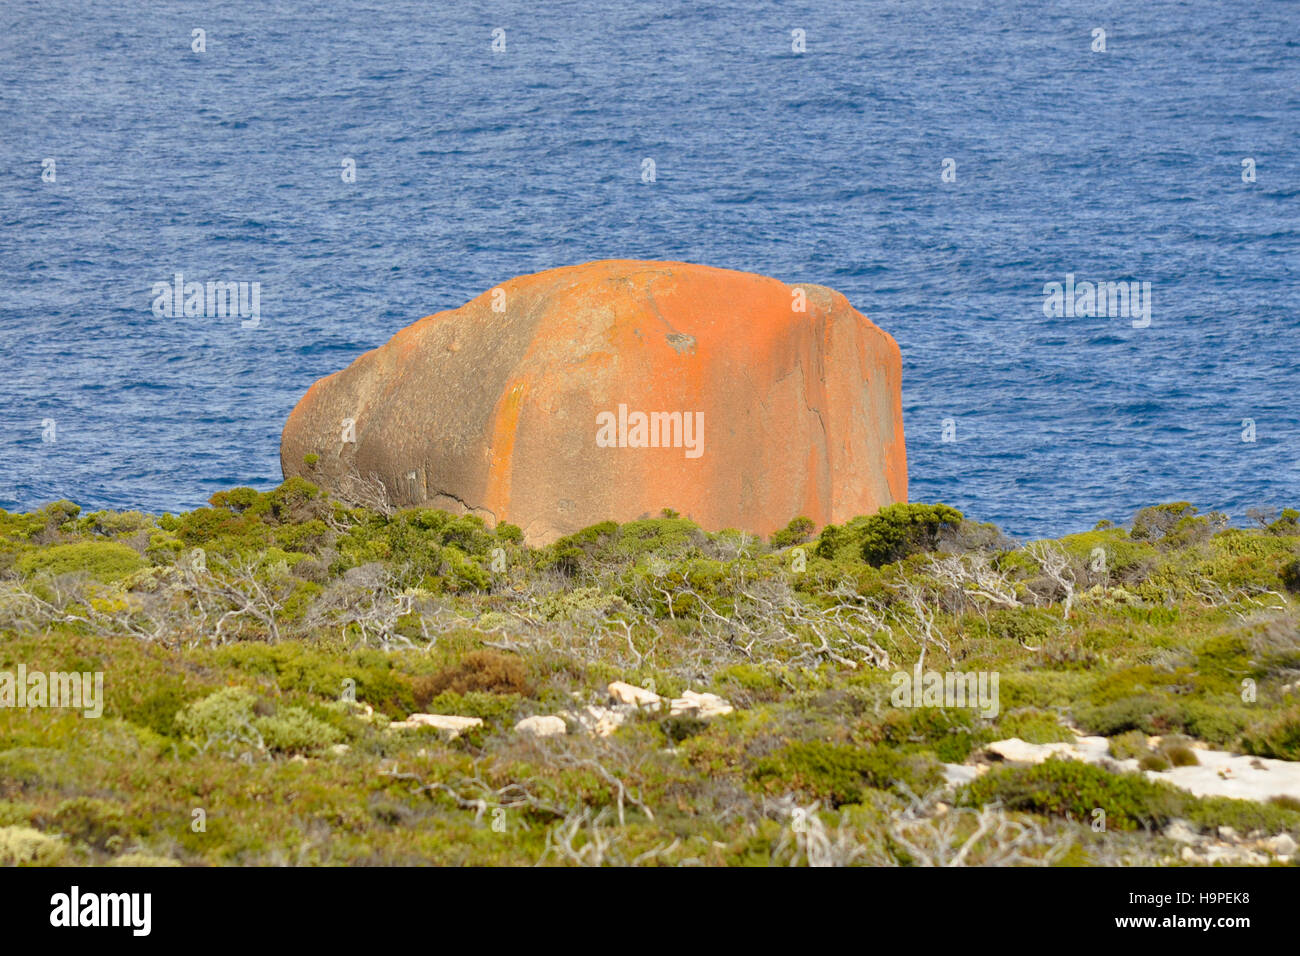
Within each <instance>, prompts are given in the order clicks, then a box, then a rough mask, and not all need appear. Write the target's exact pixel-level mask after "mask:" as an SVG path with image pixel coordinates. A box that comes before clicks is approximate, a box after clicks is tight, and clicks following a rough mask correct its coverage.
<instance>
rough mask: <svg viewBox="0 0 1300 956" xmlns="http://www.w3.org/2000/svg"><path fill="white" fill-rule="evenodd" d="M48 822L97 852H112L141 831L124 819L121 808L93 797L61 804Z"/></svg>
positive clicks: (75, 841) (125, 817) (123, 812)
mask: <svg viewBox="0 0 1300 956" xmlns="http://www.w3.org/2000/svg"><path fill="white" fill-rule="evenodd" d="M50 822H51V825H52V828H53V829H56V830H58V831H59V832H60V833H62V834H63V835H64V836H65V837H67V838H68V839H70V840H71V841H73V842H74V843H85V844H88V845H90V846H93V847H94V848H95V849H97V850H100V851H104V850H109V849H115V848H117V847H119V846H121V844H122V842H123V841H124V840H126V839H127V838H128V837H130V836H133V835H136V834H138V833H140V831H141V828H140V827H138V826H137V825H135V824H133V823H132V822H131V821H129V820H128V818H127V814H126V811H125V810H124V809H123V808H122V807H121V806H119V805H118V804H116V803H110V802H109V801H107V800H98V799H95V798H93V797H76V798H74V799H72V800H65V801H63V802H62V803H60V804H59V805H58V806H57V807H56V808H55V810H54V813H53V815H52V817H51V820H50Z"/></svg>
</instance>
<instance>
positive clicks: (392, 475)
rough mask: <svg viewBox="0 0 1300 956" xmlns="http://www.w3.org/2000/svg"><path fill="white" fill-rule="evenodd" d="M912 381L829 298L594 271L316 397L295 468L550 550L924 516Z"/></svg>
mask: <svg viewBox="0 0 1300 956" xmlns="http://www.w3.org/2000/svg"><path fill="white" fill-rule="evenodd" d="M900 374H901V363H900V358H899V351H898V346H897V345H896V344H895V342H894V340H893V339H892V338H890V337H889V335H887V334H886V333H884V332H882V331H881V330H880V329H878V328H876V326H875V325H873V324H872V323H871V322H870V321H868V320H867V319H866V317H864V316H863V315H861V314H860V313H858V312H857V311H856V310H854V308H853V307H852V306H851V305H849V303H848V300H847V299H845V298H844V296H842V295H840V294H839V293H838V292H835V291H832V290H831V289H828V288H825V287H824V286H819V285H809V284H797V285H786V284H785V283H783V282H779V281H777V280H776V279H769V278H765V277H764V276H759V275H751V274H749V273H745V272H732V271H730V270H726V269H713V268H709V267H707V266H698V265H690V264H687V263H680V262H635V261H626V260H610V261H605V262H592V263H588V264H586V265H581V266H571V267H568V268H563V269H552V270H550V271H547V272H539V273H537V274H535V275H529V276H521V277H520V278H517V279H511V280H510V281H509V282H505V283H503V284H502V285H500V286H498V287H497V288H495V289H491V290H489V291H487V292H485V293H483V294H482V295H481V296H479V297H478V298H476V299H474V300H473V301H472V302H469V303H467V304H466V305H463V306H461V307H460V308H459V309H453V310H451V311H448V312H439V313H438V314H436V315H431V316H428V317H426V318H423V319H420V320H419V321H418V322H416V323H415V324H414V325H411V326H408V327H407V328H405V329H403V330H402V331H400V332H398V333H397V334H396V335H395V336H393V338H392V339H391V340H390V341H389V342H388V343H387V344H386V345H382V346H380V347H379V348H377V349H374V350H373V351H370V352H367V353H366V354H364V355H362V356H361V357H360V358H358V359H357V360H356V361H355V362H353V363H352V364H351V365H350V366H348V367H347V368H345V369H344V370H343V371H341V372H336V373H335V374H333V375H330V376H328V377H327V378H323V379H321V380H320V381H318V382H316V383H315V384H314V385H313V386H312V387H311V388H310V389H309V390H308V392H307V394H306V395H305V396H304V397H303V399H302V401H300V402H299V403H298V406H297V407H296V408H295V409H294V410H293V412H292V414H290V416H289V421H288V423H287V424H286V425H285V428H284V435H283V438H282V440H281V444H280V463H281V467H282V469H283V471H284V475H285V477H286V478H288V477H291V476H293V475H303V476H305V477H307V478H309V479H310V480H312V481H315V482H317V483H320V484H322V485H324V486H326V487H329V488H332V489H334V490H339V489H340V488H343V489H344V490H345V491H346V487H347V486H349V485H351V486H352V487H356V486H357V483H358V482H366V481H371V482H374V483H375V484H374V487H378V485H379V484H382V486H383V488H384V489H385V490H386V493H387V495H388V497H389V499H390V500H391V502H392V504H394V505H395V506H397V507H412V506H423V507H432V508H443V509H446V510H449V511H455V512H466V511H468V512H472V513H474V514H477V515H481V516H482V517H483V518H485V519H486V520H487V521H488V522H489V523H490V524H492V523H495V522H498V521H509V522H512V523H514V524H517V525H519V526H521V527H522V528H523V531H524V536H525V540H527V541H528V542H530V543H533V544H545V543H547V542H549V541H553V540H554V539H556V538H558V537H560V536H562V535H565V534H569V533H571V532H573V531H577V530H579V529H581V528H584V527H586V526H588V525H591V524H595V523H596V522H599V521H604V520H607V519H612V520H615V521H627V520H631V519H634V518H638V517H642V516H645V515H657V514H658V513H659V512H660V510H661V509H663V508H673V509H675V510H677V511H679V512H680V513H681V514H683V515H685V516H687V517H690V518H692V519H694V520H695V521H697V522H698V523H699V524H701V525H702V526H703V527H705V528H706V529H709V530H718V529H721V528H740V529H744V530H746V531H750V532H755V533H758V534H762V535H768V534H770V533H771V532H773V531H775V530H777V529H779V528H782V527H784V526H785V524H786V523H787V522H789V520H790V519H791V518H793V517H795V516H797V515H805V516H807V517H809V518H811V519H812V520H813V521H815V522H816V523H817V524H818V525H819V526H820V525H823V524H826V523H828V522H834V523H839V522H842V521H844V520H846V519H848V518H851V517H853V516H854V515H860V514H869V513H871V512H873V511H875V510H876V509H877V508H880V507H881V506H883V505H887V504H890V503H892V502H896V501H906V500H907V460H906V453H905V451H904V447H903V415H902V402H901V398H900V392H899V379H900ZM308 456H316V457H315V458H309V457H308ZM308 462H310V464H308Z"/></svg>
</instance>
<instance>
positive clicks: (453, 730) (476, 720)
mask: <svg viewBox="0 0 1300 956" xmlns="http://www.w3.org/2000/svg"><path fill="white" fill-rule="evenodd" d="M482 725H483V718H481V717H460V716H457V715H454V714H412V715H411V716H410V717H408V718H406V720H403V721H395V722H393V723H391V724H389V725H388V729H389V730H416V729H418V728H420V727H433V728H435V729H437V730H443V731H446V732H447V734H448V739H449V740H455V739H456V738H457V737H459V736H460V734H461V731H464V730H468V729H469V728H471V727H481V726H482Z"/></svg>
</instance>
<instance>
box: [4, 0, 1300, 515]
mask: <svg viewBox="0 0 1300 956" xmlns="http://www.w3.org/2000/svg"><path fill="white" fill-rule="evenodd" d="M3 10H4V25H3V29H0V343H2V348H0V398H2V402H0V507H4V508H7V509H9V510H15V509H27V508H32V507H35V506H38V505H40V504H42V503H44V502H47V501H50V500H52V499H56V498H71V499H73V500H74V501H76V502H78V503H80V504H81V505H82V506H83V507H87V508H100V507H111V508H134V509H141V510H148V511H155V512H158V511H163V510H169V511H178V510H182V509H189V508H193V507H195V506H198V505H201V504H203V503H204V502H205V500H206V499H207V498H208V496H209V495H211V494H212V493H213V492H214V491H217V490H219V489H223V488H229V487H231V486H235V485H243V484H246V485H253V486H255V487H258V488H268V487H271V486H273V485H275V484H277V483H278V482H279V480H280V470H279V454H278V444H279V436H280V430H281V428H282V426H283V424H284V421H285V418H286V416H287V415H288V413H289V411H290V409H291V408H292V407H293V406H294V404H295V403H296V402H297V400H298V399H299V398H300V397H301V395H302V394H303V393H304V392H305V390H306V389H307V387H308V386H309V385H310V384H311V383H312V382H313V381H315V380H316V379H317V378H319V377H321V376H323V375H326V374H328V373H330V372H333V371H336V370H338V369H340V368H342V367H344V366H345V365H347V364H348V363H349V362H350V361H352V359H354V358H355V357H356V356H357V355H359V354H361V353H362V352H364V351H366V350H368V349H371V348H373V347H375V346H377V345H379V344H381V343H383V342H385V341H386V340H387V339H388V338H389V337H390V336H391V335H392V334H393V333H394V332H396V331H397V330H399V329H401V328H402V327H404V326H406V325H408V324H409V323H411V322H412V321H414V320H415V319H417V318H419V317H420V316H423V315H426V314H429V313H431V312H435V311H438V310H441V309H446V308H452V307H455V306H458V305H460V304H462V303H464V302H465V301H467V300H468V299H470V298H472V297H473V296H475V295H478V294H479V293H481V292H483V291H484V290H486V289H489V288H492V287H493V286H495V285H496V284H497V283H499V282H501V281H502V280H504V279H507V278H509V277H511V276H515V275H519V274H523V273H528V272H535V271H538V270H542V269H547V268H551V267H555V266H560V265H567V264H572V263H578V262H584V261H588V260H593V259H607V258H644V259H672V260H686V261H690V262H699V263H705V264H709V265H714V266H721V267H726V268H732V269H741V270H745V271H750V272H758V273H764V274H767V275H771V276H775V277H777V278H779V279H782V280H784V281H787V282H817V283H822V284H825V285H828V286H831V287H833V288H835V289H838V290H840V291H841V292H843V293H844V294H845V295H847V296H848V298H849V300H850V301H851V302H852V303H853V304H854V305H855V306H856V307H857V308H858V309H859V310H860V311H862V312H863V313H865V314H866V315H868V316H869V317H870V318H871V319H872V320H873V321H875V322H876V323H877V324H878V325H880V326H881V327H882V328H884V329H885V330H886V331H888V332H889V333H891V334H892V335H893V336H894V337H895V338H896V339H897V340H898V343H899V345H900V347H901V349H902V354H903V401H904V417H905V425H906V432H907V448H908V459H909V473H910V495H911V498H912V500H914V501H943V502H946V503H948V504H951V505H953V506H956V507H959V508H961V509H962V510H963V511H965V512H966V513H967V514H968V515H970V516H972V517H976V518H979V519H981V520H987V521H994V522H996V523H998V524H999V525H1000V526H1001V527H1002V528H1003V529H1004V530H1006V531H1007V532H1008V533H1011V534H1013V535H1017V536H1030V535H1043V534H1053V535H1055V534H1061V533H1066V532H1069V531H1075V530H1083V529H1086V528H1090V527H1092V526H1093V525H1094V524H1095V523H1096V522H1097V521H1098V520H1099V519H1102V518H1110V519H1113V520H1123V519H1125V518H1127V517H1129V516H1131V515H1132V513H1133V512H1134V511H1135V510H1136V509H1137V508H1139V507H1141V506H1143V505H1147V504H1152V503H1155V502H1160V501H1172V500H1189V501H1191V502H1193V503H1194V504H1196V505H1197V506H1199V507H1200V508H1202V509H1203V510H1209V509H1219V510H1223V511H1226V512H1228V513H1229V514H1231V515H1232V516H1234V518H1235V519H1237V520H1238V521H1245V520H1246V519H1245V518H1244V517H1243V516H1244V512H1245V510H1246V509H1247V508H1248V507H1250V506H1252V505H1255V506H1275V507H1280V506H1288V505H1300V407H1298V403H1297V396H1300V368H1298V367H1297V366H1298V364H1300V363H1298V362H1297V359H1298V358H1300V287H1298V285H1297V274H1298V272H1300V4H1297V3H1295V2H1252V0H1243V2H1239V3H1222V2H1210V0H1177V2H1175V0H1154V2H1145V3H1141V4H1136V3H1118V2H1054V3H1048V4H1045V3H1017V4H993V3H976V2H973V0H972V2H931V0H900V2H893V0H890V2H884V0H881V2H874V0H868V2H847V3H831V2H793V3H781V4H776V3H740V2H735V0H726V2H720V3H709V4H701V3H693V2H673V0H665V2H656V3H644V2H642V3H626V2H623V3H619V2H612V0H607V2H603V3H595V2H590V0H569V2H556V0H533V2H528V3H521V2H486V3H447V2H437V0H432V2H431V0H423V2H405V0H383V2H376V0H360V2H352V3H338V2H300V3H294V2H288V0H280V2H274V3H271V2H247V0H246V2H234V3H228V4H220V5H213V4H206V3H203V4H200V3H166V2H160V3H143V2H129V0H127V2H113V3H109V2H103V0H94V2H92V0H40V2H36V0H4V3H3ZM196 31H202V32H201V33H199V32H196ZM646 160H651V161H652V163H653V176H652V177H647V176H646V175H645V173H646V170H647V169H648V168H649V167H648V166H647V164H646ZM647 178H652V179H653V181H646V180H647ZM177 273H181V274H183V275H184V276H185V278H186V280H191V279H193V280H199V281H205V280H212V279H215V280H220V281H231V282H249V283H252V282H257V283H259V288H260V302H259V310H260V311H259V315H258V321H256V322H255V323H251V322H245V321H241V320H240V318H239V317H238V316H236V317H233V318H232V317H229V316H224V317H186V316H184V315H183V314H180V315H170V316H169V315H164V316H159V315H157V314H155V310H154V309H153V304H154V295H153V294H152V292H151V290H152V289H153V287H154V286H155V284H157V283H160V282H162V283H167V282H172V281H173V278H174V276H175V275H176V274H177ZM1067 277H1070V279H1069V281H1070V282H1071V283H1085V282H1086V283H1110V282H1116V283H1118V282H1123V283H1125V284H1126V288H1127V287H1128V286H1127V284H1129V283H1136V284H1137V288H1139V289H1146V290H1148V294H1147V295H1146V296H1143V297H1142V299H1143V303H1144V306H1146V307H1149V308H1147V309H1146V314H1145V315H1143V314H1134V315H1130V314H1124V313H1123V312H1122V311H1121V313H1120V314H1117V315H1112V314H1110V312H1109V311H1108V310H1107V309H1106V308H1101V309H1091V310H1090V309H1088V308H1087V307H1086V305H1085V307H1084V308H1083V309H1082V310H1078V309H1070V310H1069V312H1070V313H1071V314H1057V315H1052V314H1049V313H1050V312H1052V311H1053V310H1052V309H1051V308H1050V307H1049V308H1045V305H1046V304H1047V303H1048V298H1049V297H1048V295H1047V294H1046V293H1045V288H1047V287H1049V286H1050V284H1051V283H1061V284H1062V285H1064V284H1065V283H1066V282H1067ZM1072 304H1073V303H1072ZM1129 305H1130V306H1131V305H1132V303H1129ZM1111 311H1113V310H1111ZM1130 311H1132V310H1130ZM1080 312H1082V314H1080Z"/></svg>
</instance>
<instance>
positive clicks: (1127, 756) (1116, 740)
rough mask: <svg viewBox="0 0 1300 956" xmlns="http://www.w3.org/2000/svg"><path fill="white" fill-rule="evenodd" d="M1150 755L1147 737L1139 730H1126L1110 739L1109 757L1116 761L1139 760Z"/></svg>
mask: <svg viewBox="0 0 1300 956" xmlns="http://www.w3.org/2000/svg"><path fill="white" fill-rule="evenodd" d="M1150 753H1151V748H1150V747H1148V746H1147V735H1146V734H1144V733H1142V731H1140V730H1126V731H1124V733H1122V734H1117V735H1116V736H1114V737H1111V738H1110V755H1111V756H1112V757H1114V758H1115V759H1116V760H1141V759H1142V758H1143V757H1145V756H1147V755H1148V754H1150Z"/></svg>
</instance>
